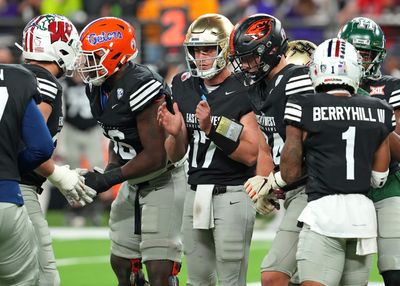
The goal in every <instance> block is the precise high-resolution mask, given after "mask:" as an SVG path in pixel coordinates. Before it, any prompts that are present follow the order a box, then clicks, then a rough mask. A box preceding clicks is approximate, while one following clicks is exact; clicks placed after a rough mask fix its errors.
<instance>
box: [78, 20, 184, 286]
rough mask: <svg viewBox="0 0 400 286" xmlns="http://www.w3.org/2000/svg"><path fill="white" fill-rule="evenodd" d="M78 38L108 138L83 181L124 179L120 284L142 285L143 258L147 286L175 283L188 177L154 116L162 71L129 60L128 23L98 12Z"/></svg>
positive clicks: (162, 95) (105, 185) (94, 107)
mask: <svg viewBox="0 0 400 286" xmlns="http://www.w3.org/2000/svg"><path fill="white" fill-rule="evenodd" d="M80 38H81V41H82V49H83V56H84V60H83V62H82V66H81V67H80V69H79V72H80V74H81V76H82V79H83V80H84V81H85V82H86V83H87V85H86V95H87V96H88V98H89V101H90V105H91V111H92V114H93V117H94V118H95V119H96V120H97V122H99V124H100V125H101V127H102V128H103V132H104V135H105V136H107V137H108V138H109V139H110V145H109V162H108V165H107V167H106V169H105V171H104V173H102V172H90V173H88V174H86V175H85V178H86V180H85V182H86V184H87V185H88V186H90V187H92V188H93V189H95V190H96V191H97V192H104V191H106V190H108V189H109V188H110V187H112V186H113V185H115V184H118V183H122V182H123V184H122V186H121V189H120V190H119V193H118V196H117V198H116V199H115V200H114V202H113V204H112V206H111V214H110V237H111V259H110V260H111V266H112V268H113V270H114V272H115V274H116V276H117V278H118V283H119V284H118V285H120V286H123V285H124V286H128V285H129V286H130V285H135V286H139V285H144V283H145V281H144V278H143V273H142V271H141V268H142V263H141V262H142V261H143V262H144V263H145V265H146V268H147V273H148V276H149V282H150V284H151V285H152V286H166V285H176V284H173V283H177V277H176V275H177V274H178V272H179V268H180V261H181V250H182V242H181V235H180V229H181V222H182V212H183V201H184V195H185V191H186V184H185V179H186V177H185V174H184V171H183V165H182V164H177V165H174V164H171V163H169V162H167V155H166V151H165V149H164V141H165V132H164V130H163V129H162V128H161V127H160V126H159V125H158V123H157V109H158V107H159V105H160V104H161V103H163V102H164V101H165V100H166V98H169V97H170V89H169V87H168V86H167V85H166V83H165V82H164V80H163V79H162V78H161V76H160V75H158V74H157V73H155V72H153V71H152V70H151V69H149V68H148V67H146V66H144V65H140V64H136V63H133V62H132V61H131V60H132V59H134V58H135V57H136V55H137V53H138V47H137V42H136V37H135V31H134V28H133V27H132V26H131V24H129V23H128V22H126V21H124V20H122V19H119V18H113V17H104V18H99V19H97V20H94V21H92V22H91V23H89V24H88V25H87V26H86V27H85V28H84V29H83V31H82V32H81V35H80ZM99 155H100V154H99Z"/></svg>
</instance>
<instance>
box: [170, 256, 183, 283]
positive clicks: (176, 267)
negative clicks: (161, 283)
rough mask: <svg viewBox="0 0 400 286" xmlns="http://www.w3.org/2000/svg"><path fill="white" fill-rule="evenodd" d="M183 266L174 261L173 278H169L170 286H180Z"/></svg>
mask: <svg viewBox="0 0 400 286" xmlns="http://www.w3.org/2000/svg"><path fill="white" fill-rule="evenodd" d="M181 266H182V264H181V263H179V262H176V261H174V264H173V265H172V271H171V276H170V277H169V278H168V286H179V279H178V277H177V276H178V274H179V272H180V271H181Z"/></svg>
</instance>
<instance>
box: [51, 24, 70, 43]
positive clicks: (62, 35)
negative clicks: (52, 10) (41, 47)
mask: <svg viewBox="0 0 400 286" xmlns="http://www.w3.org/2000/svg"><path fill="white" fill-rule="evenodd" d="M48 29H49V32H50V41H51V43H54V42H57V41H60V40H61V41H63V42H65V43H68V40H69V38H70V37H71V33H72V29H73V28H72V24H71V23H68V22H61V21H58V22H50V24H49V27H48Z"/></svg>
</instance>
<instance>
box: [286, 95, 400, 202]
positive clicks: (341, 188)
mask: <svg viewBox="0 0 400 286" xmlns="http://www.w3.org/2000/svg"><path fill="white" fill-rule="evenodd" d="M285 120H286V121H290V122H291V124H292V125H294V126H297V127H299V128H301V129H303V130H306V131H307V133H308V135H307V138H306V140H305V142H304V146H305V152H306V165H307V173H308V182H307V187H306V192H307V193H308V197H309V200H315V199H318V198H320V197H322V196H324V195H328V194H332V193H344V194H346V193H367V192H368V190H369V185H370V177H371V170H372V162H373V155H374V153H375V151H376V150H377V148H378V147H379V146H380V144H381V143H382V142H383V140H384V139H385V138H386V136H387V135H388V134H389V133H390V132H391V131H392V130H393V126H394V125H393V124H395V123H394V117H393V110H392V108H391V107H390V106H389V105H388V104H387V103H386V102H384V101H382V100H379V99H375V98H370V97H363V96H353V97H347V96H346V97H344V96H334V95H331V94H328V93H318V94H307V95H296V96H293V97H291V98H290V99H289V103H288V107H287V109H286V111H285Z"/></svg>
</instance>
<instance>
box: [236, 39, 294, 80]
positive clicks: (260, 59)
mask: <svg viewBox="0 0 400 286" xmlns="http://www.w3.org/2000/svg"><path fill="white" fill-rule="evenodd" d="M283 46H284V47H285V48H286V47H287V45H283ZM281 51H282V49H278V48H272V49H271V48H267V47H266V46H265V45H263V44H261V45H259V46H258V47H257V48H256V49H255V50H253V51H251V52H249V53H241V54H238V53H236V54H234V55H232V56H230V57H229V60H230V61H231V63H232V66H233V69H234V73H235V75H236V76H237V77H239V80H240V81H241V82H243V83H244V85H245V86H251V85H254V84H256V83H258V82H259V81H261V80H262V79H264V78H265V77H266V76H268V74H269V73H270V72H271V70H272V69H273V68H274V67H276V66H277V65H278V63H279V62H280V60H281V58H282V54H283V53H282V52H281Z"/></svg>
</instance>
